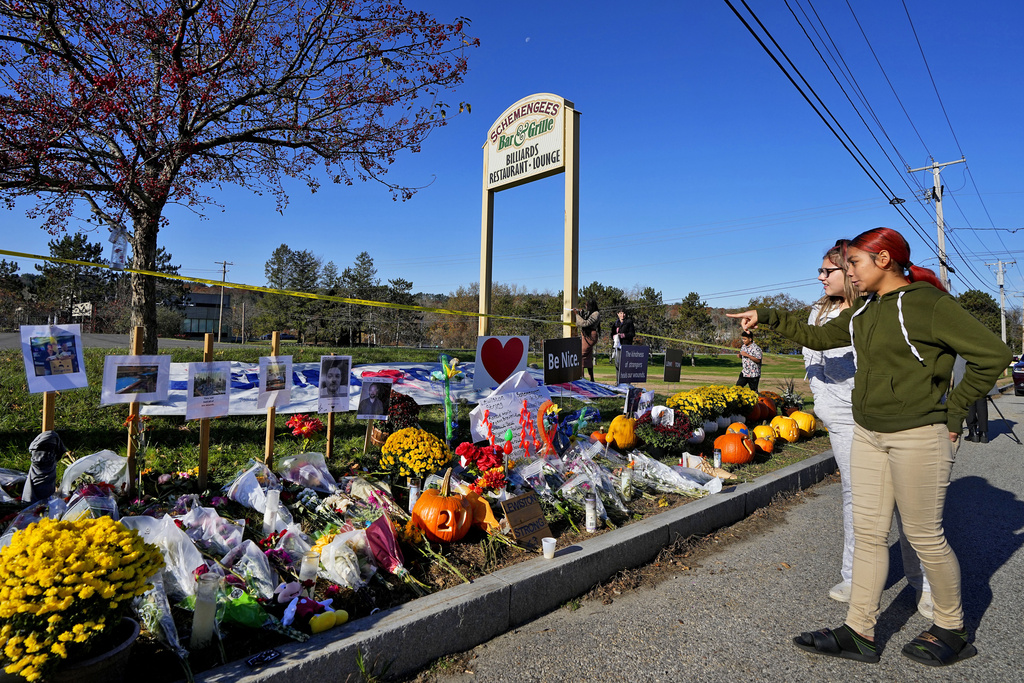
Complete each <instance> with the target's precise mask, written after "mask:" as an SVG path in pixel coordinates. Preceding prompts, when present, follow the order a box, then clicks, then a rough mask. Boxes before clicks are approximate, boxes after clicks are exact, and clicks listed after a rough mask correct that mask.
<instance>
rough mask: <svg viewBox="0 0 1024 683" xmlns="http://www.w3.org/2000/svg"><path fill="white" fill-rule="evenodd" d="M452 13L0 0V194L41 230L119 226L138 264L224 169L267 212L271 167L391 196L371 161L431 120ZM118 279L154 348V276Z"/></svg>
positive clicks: (424, 129) (288, 0)
mask: <svg viewBox="0 0 1024 683" xmlns="http://www.w3.org/2000/svg"><path fill="white" fill-rule="evenodd" d="M466 23H467V21H466V20H465V19H461V18H460V19H456V20H454V21H453V22H452V23H439V22H438V21H436V20H435V19H434V18H433V17H432V16H430V15H429V14H426V13H424V12H415V11H411V10H408V9H406V8H405V7H403V6H402V3H401V2H400V0H359V1H344V0H309V1H303V0H61V2H54V1H49V2H32V1H18V0H0V195H2V196H3V198H4V200H5V201H6V203H7V208H9V209H10V208H13V206H14V202H15V200H16V199H17V198H18V197H30V198H32V202H33V203H32V206H31V208H30V210H29V211H28V216H29V217H30V218H32V219H39V220H40V221H41V223H42V226H43V227H44V228H46V229H47V230H49V231H50V232H54V233H56V232H59V231H62V230H64V229H66V228H67V226H68V223H69V221H74V220H80V219H85V220H89V221H98V222H99V223H100V224H102V225H106V226H107V227H108V228H110V229H111V230H114V231H116V230H124V231H125V232H127V233H128V235H129V239H130V242H131V245H132V253H133V256H132V263H131V265H132V267H133V268H135V269H138V270H148V271H153V270H155V267H154V266H155V260H156V251H157V232H158V230H159V229H160V228H161V227H165V223H166V219H164V218H163V212H164V208H165V207H166V206H167V205H168V204H169V203H177V204H181V205H185V206H189V207H193V208H195V209H197V210H198V209H200V208H201V207H203V206H204V205H208V204H211V203H214V198H213V197H211V196H210V194H207V193H211V192H214V191H216V190H217V189H219V188H220V187H221V186H222V185H223V184H225V183H229V184H235V185H241V186H243V187H246V188H249V189H251V190H253V191H255V192H264V191H269V192H270V193H272V194H273V195H274V196H275V197H276V200H277V204H278V209H279V210H280V209H283V208H284V206H285V205H286V204H287V196H286V195H285V192H284V189H283V187H282V185H281V178H282V177H285V176H287V177H292V178H301V179H303V180H304V181H305V182H306V183H307V184H308V185H309V187H310V189H311V190H312V191H316V189H317V185H318V177H330V178H331V180H333V181H334V182H336V183H342V182H343V183H346V184H351V183H352V182H353V180H354V179H356V178H358V179H361V180H367V179H371V178H372V179H376V180H379V181H381V182H384V183H385V184H386V185H388V187H390V188H391V191H392V192H393V193H394V194H395V195H396V196H401V197H402V198H403V199H405V198H407V197H409V196H410V195H411V194H412V190H411V189H409V188H405V187H398V186H396V185H392V184H389V183H387V182H386V181H385V180H384V179H383V177H382V176H383V174H384V173H386V171H387V167H388V165H389V164H391V163H392V162H393V161H394V160H395V155H396V153H397V152H398V151H400V150H403V149H409V150H412V151H418V149H419V146H420V144H421V143H422V141H423V140H424V138H425V137H426V136H427V135H428V134H429V133H430V131H431V130H432V129H433V128H434V127H435V126H441V125H444V123H445V115H446V113H447V110H448V108H449V107H448V106H447V105H446V104H445V103H444V101H443V100H442V99H440V98H441V97H442V96H443V95H444V94H445V93H448V92H451V91H452V90H453V88H454V87H455V86H456V85H458V84H459V83H460V82H461V81H462V78H463V76H464V74H465V72H466V58H465V50H466V48H467V47H470V46H475V45H478V44H479V41H477V40H476V39H472V38H468V37H467V36H466V35H465V32H464V28H465V25H466ZM462 108H463V105H462V104H460V105H459V109H460V110H461V109H462ZM321 165H322V166H321ZM318 173H323V174H325V176H318V175H317V174H318ZM131 290H132V324H133V325H143V326H144V327H145V329H146V339H145V344H144V346H145V349H146V353H155V352H156V335H155V333H154V331H155V325H156V295H155V283H154V279H153V278H151V277H147V276H141V275H137V274H133V276H132V283H131Z"/></svg>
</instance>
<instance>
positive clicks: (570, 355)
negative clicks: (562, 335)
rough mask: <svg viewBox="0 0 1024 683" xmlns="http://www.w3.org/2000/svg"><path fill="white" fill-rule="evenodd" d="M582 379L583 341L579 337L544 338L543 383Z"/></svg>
mask: <svg viewBox="0 0 1024 683" xmlns="http://www.w3.org/2000/svg"><path fill="white" fill-rule="evenodd" d="M577 379H583V342H582V340H581V339H580V338H579V337H569V338H568V339H545V340H544V384H563V383H565V382H572V381H573V380H577Z"/></svg>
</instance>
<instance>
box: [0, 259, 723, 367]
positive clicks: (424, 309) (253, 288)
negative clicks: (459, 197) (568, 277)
mask: <svg viewBox="0 0 1024 683" xmlns="http://www.w3.org/2000/svg"><path fill="white" fill-rule="evenodd" d="M0 254H3V255H6V256H16V257H18V258H27V259H35V260H37V261H53V262H55V263H69V264H71V265H75V266H86V267H88V268H107V269H110V270H117V269H116V268H113V267H112V266H110V265H109V264H106V263H89V262H88V261H78V260H76V259H66V258H57V257H55V256H41V255H39V254H26V253H23V252H20V251H8V250H7V249H0ZM120 272H123V273H138V274H139V275H149V276H151V277H162V278H165V279H168V280H182V281H184V282H199V283H202V284H204V285H210V286H213V287H220V286H224V287H231V288H233V289H246V290H249V291H250V292H263V293H265V294H281V295H284V296H297V297H302V298H304V299H317V300H320V301H334V302H337V303H342V304H355V305H356V306H374V307H376V308H394V309H397V310H402V311H419V312H421V313H440V314H443V315H461V316H468V317H473V318H494V319H496V320H520V321H524V322H535V323H545V324H548V325H562V326H566V325H568V326H571V327H575V325H576V324H575V323H573V322H566V321H564V320H543V319H541V318H519V317H516V316H511V315H497V314H495V313H480V312H474V311H456V310H452V309H448V308H432V307H430V306H417V305H415V304H396V303H391V302H387V301H371V300H369V299H350V298H348V297H344V296H333V295H331V294H315V293H313V292H295V291H292V290H288V289H275V288H273V287H260V286H259V285H246V284H242V283H239V282H224V281H222V280H207V279H205V278H201V277H185V276H184V275H175V274H174V273H156V272H153V271H150V270H136V269H134V268H122V269H121V270H120ZM638 336H641V337H645V338H647V339H662V340H664V341H669V342H678V343H681V344H690V345H693V346H704V347H707V348H710V349H722V350H725V351H733V352H735V351H736V349H734V348H732V347H729V346H721V345H717V344H706V343H704V342H698V341H690V340H688V339H676V338H674V337H658V336H655V335H653V334H641V335H638Z"/></svg>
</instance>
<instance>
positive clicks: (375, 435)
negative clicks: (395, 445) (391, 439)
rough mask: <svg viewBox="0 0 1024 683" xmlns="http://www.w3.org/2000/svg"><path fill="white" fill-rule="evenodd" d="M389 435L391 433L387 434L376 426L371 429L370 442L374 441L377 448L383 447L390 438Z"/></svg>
mask: <svg viewBox="0 0 1024 683" xmlns="http://www.w3.org/2000/svg"><path fill="white" fill-rule="evenodd" d="M388 436H390V435H389V434H385V433H384V432H382V431H381V430H380V429H378V428H377V427H374V428H373V429H371V430H370V443H372V444H373V445H374V446H376V447H377V448H383V447H384V443H385V442H386V441H387V440H388Z"/></svg>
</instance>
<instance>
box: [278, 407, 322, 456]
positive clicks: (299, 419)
mask: <svg viewBox="0 0 1024 683" xmlns="http://www.w3.org/2000/svg"><path fill="white" fill-rule="evenodd" d="M284 424H285V426H286V427H290V428H291V430H292V436H298V437H301V438H302V448H301V452H302V453H306V452H307V451H309V444H311V443H312V442H313V437H314V436H315V435H316V434H317V433H319V432H322V431H323V430H324V423H323V422H321V421H320V420H319V419H318V418H315V417H313V416H312V415H298V414H297V415H292V416H291V418H290V419H289V420H288V421H287V422H285V423H284Z"/></svg>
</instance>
